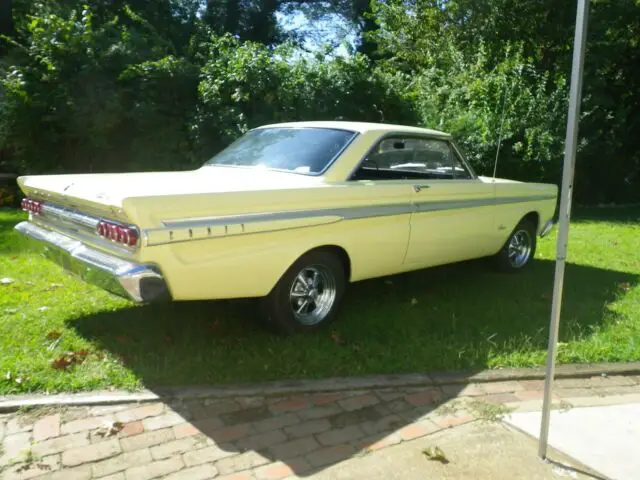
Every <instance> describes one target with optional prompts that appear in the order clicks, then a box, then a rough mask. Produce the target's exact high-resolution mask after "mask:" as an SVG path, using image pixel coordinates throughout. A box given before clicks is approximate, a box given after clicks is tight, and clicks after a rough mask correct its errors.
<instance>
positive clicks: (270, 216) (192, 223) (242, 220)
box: [147, 203, 415, 231]
mask: <svg viewBox="0 0 640 480" xmlns="http://www.w3.org/2000/svg"><path fill="white" fill-rule="evenodd" d="M414 210H415V209H414V207H413V205H412V204H409V203H407V204H404V203H402V204H391V205H374V206H367V207H345V208H327V209H320V210H293V211H287V212H267V213H249V214H245V215H228V216H220V217H205V218H199V219H194V220H176V221H166V222H162V224H163V225H164V226H165V227H166V228H168V229H178V228H198V227H207V226H209V227H216V226H220V225H243V224H246V223H254V222H274V221H279V220H297V219H301V218H315V217H338V218H339V219H340V220H352V219H356V218H369V217H385V216H389V215H402V214H405V213H412V212H413V211H414ZM154 230H165V229H149V230H147V231H154Z"/></svg>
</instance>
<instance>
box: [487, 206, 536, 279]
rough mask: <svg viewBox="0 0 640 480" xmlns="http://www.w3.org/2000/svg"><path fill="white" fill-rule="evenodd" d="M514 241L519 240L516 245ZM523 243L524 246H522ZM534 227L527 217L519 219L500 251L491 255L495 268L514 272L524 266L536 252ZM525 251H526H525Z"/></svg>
mask: <svg viewBox="0 0 640 480" xmlns="http://www.w3.org/2000/svg"><path fill="white" fill-rule="evenodd" d="M514 242H520V246H516V245H515V244H514ZM522 245H524V248H523V247H522ZM536 245H537V242H536V227H535V225H534V224H533V222H531V221H530V220H528V219H526V218H525V219H522V220H520V223H518V225H516V228H514V229H513V232H511V235H509V238H508V239H507V241H506V242H505V244H504V246H503V247H502V248H501V249H500V251H499V252H498V253H497V254H496V255H495V256H494V257H493V263H494V266H495V267H496V269H497V270H499V271H501V272H505V273H516V272H520V271H522V270H523V269H524V268H526V267H527V266H528V265H529V264H530V263H531V261H532V260H533V257H534V256H535V254H536ZM525 250H526V252H528V253H525Z"/></svg>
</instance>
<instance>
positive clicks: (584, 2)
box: [538, 0, 589, 459]
mask: <svg viewBox="0 0 640 480" xmlns="http://www.w3.org/2000/svg"><path fill="white" fill-rule="evenodd" d="M588 5H589V4H588V0H578V11H577V14H576V29H575V38H574V40H573V64H572V67H571V90H570V93H569V113H568V117H567V136H566V140H565V151H564V166H563V170H562V190H561V195H562V196H561V200H560V212H559V226H558V242H557V245H556V273H555V278H554V284H553V304H552V307H551V324H550V326H549V348H548V350H547V371H546V375H545V382H544V401H543V403H542V420H541V422H540V444H539V448H538V455H540V457H541V458H543V459H545V458H546V456H547V445H548V440H549V415H550V413H551V393H552V388H553V379H554V376H555V362H556V353H557V346H558V327H559V325H560V309H561V307H562V286H563V284H564V267H565V261H566V257H567V243H568V240H569V218H570V216H571V195H572V193H573V175H574V172H575V166H576V142H577V140H578V122H579V117H580V100H581V94H582V71H583V66H584V48H585V43H586V36H587V16H588V13H589V10H588Z"/></svg>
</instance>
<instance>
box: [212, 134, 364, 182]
mask: <svg viewBox="0 0 640 480" xmlns="http://www.w3.org/2000/svg"><path fill="white" fill-rule="evenodd" d="M355 136H356V133H355V132H352V131H349V130H338V129H332V128H299V127H296V128H293V127H272V128H260V129H256V130H251V131H249V132H247V133H246V134H244V135H243V136H242V137H240V138H239V139H238V140H236V141H235V142H233V143H232V144H231V145H229V146H228V147H227V148H226V149H224V150H223V151H222V152H220V153H219V154H217V155H216V156H214V157H213V158H212V159H211V160H209V161H208V162H206V165H219V166H239V167H261V168H266V169H273V170H285V171H291V172H295V173H302V174H307V175H317V174H320V173H322V172H324V171H325V170H326V169H327V168H328V167H329V166H330V165H331V163H332V162H333V161H334V160H335V159H336V158H337V156H338V155H339V154H340V153H341V152H342V150H343V149H344V148H345V147H346V146H347V145H348V144H349V142H351V140H352V139H353V138H354V137H355Z"/></svg>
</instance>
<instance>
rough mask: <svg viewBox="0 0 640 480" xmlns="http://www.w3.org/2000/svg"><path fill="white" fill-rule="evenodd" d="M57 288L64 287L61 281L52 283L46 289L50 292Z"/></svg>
mask: <svg viewBox="0 0 640 480" xmlns="http://www.w3.org/2000/svg"><path fill="white" fill-rule="evenodd" d="M56 288H62V284H61V283H52V284H51V285H49V286H48V287H47V288H45V289H44V291H45V292H49V291H51V290H55V289H56Z"/></svg>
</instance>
